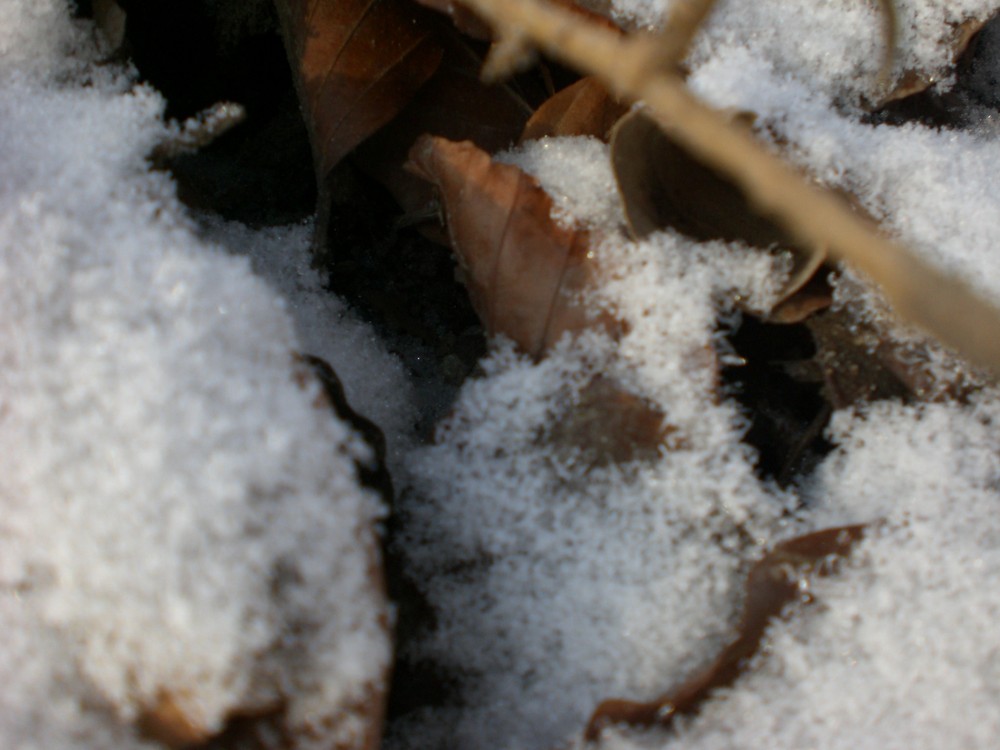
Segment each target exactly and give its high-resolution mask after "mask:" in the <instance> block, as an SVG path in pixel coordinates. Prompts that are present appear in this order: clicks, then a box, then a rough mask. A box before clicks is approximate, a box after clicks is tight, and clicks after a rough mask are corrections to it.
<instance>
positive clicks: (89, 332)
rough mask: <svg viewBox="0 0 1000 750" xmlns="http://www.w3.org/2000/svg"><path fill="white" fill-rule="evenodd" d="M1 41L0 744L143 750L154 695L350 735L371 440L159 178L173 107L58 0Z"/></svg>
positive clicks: (357, 678)
mask: <svg viewBox="0 0 1000 750" xmlns="http://www.w3.org/2000/svg"><path fill="white" fill-rule="evenodd" d="M0 29H2V31H0V133H2V136H0V165H2V174H3V180H2V181H0V363H2V368H0V426H2V428H0V507H2V513H0V519H2V520H0V630H2V632H3V633H4V638H3V640H2V643H0V745H2V746H4V747H11V748H13V747H17V748H46V749H47V750H52V749H55V750H58V748H67V749H68V748H94V749H95V750H97V749H98V748H101V749H103V748H107V747H120V748H145V747H152V746H154V745H153V743H151V742H147V741H146V740H145V739H143V738H142V737H140V736H139V733H138V730H137V727H136V725H137V722H140V720H141V719H142V718H143V717H148V716H149V715H150V714H151V713H155V712H156V711H157V710H158V709H159V708H160V707H161V706H163V704H164V702H166V703H169V704H171V705H172V706H173V707H174V708H176V709H177V710H179V711H180V712H181V713H182V714H183V716H184V717H185V721H186V723H187V724H189V725H191V727H193V729H194V731H195V733H196V734H198V735H202V736H207V735H209V734H213V733H215V732H217V731H219V730H220V729H221V728H222V727H223V726H224V724H225V722H226V721H227V719H228V718H229V717H231V716H232V715H234V714H247V713H253V712H255V711H262V710H263V711H266V710H273V708H274V706H275V705H281V704H284V705H285V708H286V716H285V719H284V723H285V729H286V730H287V731H289V732H291V733H292V734H293V735H294V739H293V740H292V741H293V742H294V746H295V747H301V748H307V747H329V746H330V745H331V744H335V743H337V742H349V741H357V738H358V737H359V736H361V735H363V734H364V733H366V732H367V731H369V728H368V727H367V726H366V722H365V718H364V717H363V716H360V715H358V713H357V712H356V710H355V709H356V707H357V706H359V705H363V703H364V701H366V700H370V697H371V694H372V693H373V691H377V690H379V689H381V687H382V686H383V683H384V679H385V672H386V670H387V668H388V664H389V657H390V653H389V644H388V638H387V633H386V626H387V621H388V618H389V613H388V611H387V607H386V604H385V602H384V601H383V598H382V590H381V584H380V582H379V580H378V577H377V574H376V573H374V572H373V571H377V569H378V559H377V552H376V539H375V535H374V534H375V531H374V527H375V524H376V523H377V522H378V520H379V519H380V518H381V517H382V515H383V513H384V510H383V507H382V504H381V501H380V500H379V499H378V498H377V497H375V496H374V495H373V494H371V493H370V492H369V491H367V490H364V489H363V488H361V487H360V486H359V485H358V482H357V479H356V475H355V467H354V460H355V459H358V460H363V459H366V458H367V456H368V453H369V450H368V448H367V446H365V445H363V444H362V443H361V442H360V440H359V438H358V437H356V436H355V435H354V434H353V433H352V432H351V431H350V429H349V428H348V427H346V426H345V425H344V424H342V423H340V422H339V421H338V420H337V419H336V418H335V417H334V416H333V415H332V414H331V413H330V412H329V411H328V410H326V409H324V408H318V407H317V406H316V405H315V402H316V400H317V398H318V397H319V395H320V389H319V385H318V383H316V382H315V381H312V380H311V379H309V377H308V376H306V377H305V379H304V380H303V375H304V373H303V372H302V371H301V368H300V367H299V366H297V365H295V362H294V357H293V355H294V353H295V352H296V351H297V350H298V349H299V348H300V341H299V339H298V338H297V334H296V332H295V328H294V324H293V320H292V317H291V316H290V315H289V312H288V310H287V309H286V305H285V303H284V301H283V300H282V299H281V298H280V297H279V296H278V295H277V294H276V293H275V292H274V291H273V290H272V289H271V288H269V287H268V286H267V285H266V284H265V283H264V282H263V281H262V280H261V279H259V278H257V277H255V276H254V275H253V273H252V270H251V264H250V262H249V261H248V260H247V259H245V258H234V257H231V256H230V255H228V254H227V253H225V252H224V251H223V250H222V249H221V248H219V247H218V246H216V245H213V244H211V243H209V242H206V241H205V240H203V239H200V238H199V236H198V232H197V231H196V227H195V225H194V224H193V223H192V222H191V220H190V219H188V218H186V217H185V215H184V213H183V210H182V208H181V207H180V205H179V204H178V202H177V201H176V199H175V197H174V194H173V186H172V184H171V183H170V182H169V180H168V178H167V177H166V176H165V175H164V174H162V173H154V172H151V171H150V170H149V165H148V163H147V162H146V160H145V157H146V155H147V154H148V153H149V152H150V150H151V149H152V148H153V147H154V146H155V145H156V144H157V143H158V142H159V141H161V140H162V139H163V138H164V137H166V136H167V134H168V132H169V131H168V128H167V127H166V126H165V125H164V124H163V122H162V110H163V102H162V100H161V99H160V97H159V96H158V95H157V94H156V93H155V92H153V91H151V90H149V89H147V88H144V87H142V86H137V85H135V84H134V83H133V82H132V80H131V78H130V75H129V73H128V72H127V71H123V70H119V69H116V68H113V67H111V66H106V65H98V64H96V62H97V60H96V49H95V47H94V39H95V37H94V34H93V31H92V30H91V29H90V28H89V27H87V26H86V25H84V24H80V25H74V24H73V23H72V22H71V21H70V20H69V16H68V12H67V8H66V7H65V5H63V4H61V3H56V2H35V0H31V2H15V1H14V0H4V2H3V3H0ZM262 241H265V242H266V241H267V240H266V238H265V240H262ZM272 241H273V240H272ZM327 322H329V323H330V325H331V327H332V326H335V325H336V321H334V320H333V319H332V318H328V321H327ZM347 331H348V333H347V335H348V337H349V339H350V340H351V341H352V342H353V345H354V346H355V347H356V349H357V351H358V352H359V356H358V359H359V362H363V361H368V362H372V361H377V362H379V363H380V364H385V363H386V361H387V360H388V355H387V354H386V353H385V352H384V351H381V350H371V348H370V347H368V343H367V341H366V337H365V335H364V333H363V332H362V331H361V330H360V327H359V324H357V323H349V324H348V326H347ZM328 335H330V336H335V333H334V332H333V330H331V331H330V333H329V334H328ZM308 339H309V342H310V344H315V345H316V346H317V348H318V349H322V348H323V347H322V346H321V343H322V341H321V340H322V336H320V335H319V334H318V333H315V332H312V333H310V334H309V336H308ZM326 351H327V352H330V351H333V350H331V349H327V350H326ZM369 351H371V353H370V354H369ZM359 366H360V365H359ZM359 378H360V376H359V375H356V376H355V379H359ZM385 382H388V381H385ZM387 398H388V397H387V396H385V395H384V394H383V400H385V399H387ZM395 403H397V404H399V405H400V410H401V413H403V412H405V394H400V395H399V397H398V398H397V399H396V401H395ZM397 425H398V426H399V429H402V426H401V423H399V422H397Z"/></svg>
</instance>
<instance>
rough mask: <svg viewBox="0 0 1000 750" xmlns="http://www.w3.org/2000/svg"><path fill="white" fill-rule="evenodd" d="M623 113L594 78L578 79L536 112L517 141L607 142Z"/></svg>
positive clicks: (622, 108)
mask: <svg viewBox="0 0 1000 750" xmlns="http://www.w3.org/2000/svg"><path fill="white" fill-rule="evenodd" d="M627 111H628V107H627V106H625V105H624V104H623V103H622V102H621V101H619V100H618V99H615V98H614V97H613V96H612V95H611V93H610V92H609V91H608V90H607V89H606V88H605V87H604V85H603V84H602V83H601V82H600V81H598V80H597V79H596V78H594V77H592V76H591V77H588V78H581V79H580V80H579V81H577V82H576V83H574V84H572V85H570V86H567V87H566V88H564V89H563V90H562V91H559V92H558V93H556V94H555V95H553V96H552V97H550V98H549V99H548V100H547V101H546V102H545V103H544V104H542V106H541V107H539V108H538V110H537V111H536V112H535V114H534V115H532V117H531V119H530V120H528V124H527V125H525V126H524V132H523V133H522V134H521V141H522V142H523V141H530V140H535V139H537V138H544V137H546V136H560V135H592V136H594V137H596V138H600V139H601V140H603V141H607V140H608V134H609V133H610V132H611V128H612V127H614V124H615V123H616V122H617V121H618V119H619V118H621V116H622V115H624V114H625V113H626V112H627Z"/></svg>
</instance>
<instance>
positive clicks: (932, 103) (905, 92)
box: [866, 19, 992, 127]
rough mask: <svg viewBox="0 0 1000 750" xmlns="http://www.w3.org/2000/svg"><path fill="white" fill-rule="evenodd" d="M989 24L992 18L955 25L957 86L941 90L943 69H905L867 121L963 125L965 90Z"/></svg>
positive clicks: (953, 54) (952, 42) (943, 76)
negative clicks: (982, 37)
mask: <svg viewBox="0 0 1000 750" xmlns="http://www.w3.org/2000/svg"><path fill="white" fill-rule="evenodd" d="M991 20H992V19H991ZM987 23H989V21H979V20H976V19H969V20H967V21H964V22H962V23H960V24H955V25H954V26H953V30H952V38H951V41H950V46H951V49H952V63H953V64H954V72H955V78H956V79H957V80H956V81H955V84H954V85H953V86H949V87H948V90H939V88H938V86H937V85H936V84H937V83H938V82H939V81H940V80H942V79H943V78H947V76H946V75H944V72H943V71H917V70H907V71H904V72H903V74H902V75H901V76H900V78H899V80H898V81H897V82H896V85H895V86H894V87H893V88H892V90H891V91H890V92H889V93H888V94H887V95H886V96H885V97H883V98H882V99H881V101H879V103H878V104H877V106H875V107H874V108H873V109H872V111H871V113H870V114H869V115H868V116H867V117H866V120H868V121H869V122H873V123H878V124H887V125H901V124H903V123H906V122H920V123H923V124H924V125H928V126H931V127H955V126H961V125H962V124H963V123H964V121H965V109H966V107H967V102H965V101H964V98H963V96H962V93H961V92H963V91H964V89H965V85H964V84H965V78H966V76H968V75H969V73H970V70H971V68H972V67H973V65H974V64H973V60H974V58H975V55H976V46H977V44H976V42H977V40H978V38H979V36H980V32H981V31H982V30H983V28H984V26H985V25H986V24H987Z"/></svg>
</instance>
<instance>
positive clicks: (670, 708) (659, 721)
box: [585, 526, 865, 740]
mask: <svg viewBox="0 0 1000 750" xmlns="http://www.w3.org/2000/svg"><path fill="white" fill-rule="evenodd" d="M864 531H865V527H864V526H844V527H840V528H832V529H824V530H823V531H817V532H814V533H812V534H806V535H805V536H800V537H796V538H795V539H790V540H788V541H786V542H782V543H781V544H778V545H777V546H776V547H775V548H774V549H773V550H771V552H770V553H768V554H767V555H766V556H765V557H764V558H763V559H762V560H760V561H759V562H758V563H756V564H755V565H754V566H753V568H752V569H751V570H750V574H749V575H748V576H747V583H746V601H745V603H744V605H743V615H742V617H741V618H740V623H739V629H738V631H737V635H736V638H735V639H734V640H733V641H732V642H731V643H730V644H729V645H728V646H727V647H726V648H725V649H723V651H722V653H721V654H719V656H718V657H716V659H715V660H714V661H713V662H712V663H711V664H710V665H709V666H708V667H707V668H705V669H704V670H702V671H701V672H699V673H697V674H696V675H694V676H693V677H691V678H689V679H688V680H687V681H685V682H684V683H683V684H682V685H681V686H680V687H678V688H677V689H675V690H672V691H670V692H669V693H667V694H666V695H664V696H662V697H661V698H659V699H657V700H655V701H652V702H651V703H634V702H632V701H626V700H617V699H615V700H608V701H604V702H603V703H602V704H601V705H600V706H598V707H597V710H595V711H594V713H593V715H592V716H591V717H590V722H589V723H588V725H587V730H586V734H585V736H586V738H587V739H588V740H595V739H597V738H598V737H599V736H600V734H601V731H602V730H603V729H604V728H605V727H607V726H611V725H614V724H631V725H637V726H644V727H649V726H654V725H660V726H670V724H671V723H672V722H673V720H674V718H675V717H677V716H680V715H689V714H693V713H695V712H697V711H698V710H699V708H700V707H701V704H702V703H703V702H704V701H705V699H706V698H708V697H709V695H710V694H711V693H712V692H713V691H714V690H717V689H718V688H721V687H726V686H728V685H731V684H732V683H733V682H734V681H735V680H736V678H737V677H739V676H740V674H742V672H743V671H744V669H745V668H746V666H747V663H748V662H749V661H750V659H751V658H752V657H753V656H754V654H756V653H757V650H758V648H759V647H760V643H761V640H762V639H763V637H764V632H765V631H766V629H767V626H768V625H769V624H770V623H771V621H772V620H773V619H774V618H775V617H778V616H780V615H781V613H782V610H784V608H785V607H786V606H787V605H788V604H790V603H792V602H795V601H803V602H809V601H811V598H810V596H809V593H808V592H809V581H810V579H812V578H815V577H820V576H827V575H829V574H831V573H832V572H834V571H835V570H836V568H837V564H838V562H839V561H840V560H841V559H842V558H843V557H845V556H846V555H847V554H848V553H849V552H850V551H851V548H852V547H853V545H854V544H855V542H857V541H858V540H859V539H860V538H861V537H862V535H863V534H864Z"/></svg>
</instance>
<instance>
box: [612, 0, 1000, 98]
mask: <svg viewBox="0 0 1000 750" xmlns="http://www.w3.org/2000/svg"><path fill="white" fill-rule="evenodd" d="M679 1H680V0H673V2H679ZM671 4H672V2H671V0H613V2H612V7H613V9H614V11H615V13H617V14H618V15H620V16H621V17H622V18H624V19H628V20H630V21H632V22H634V23H639V24H642V25H649V26H661V25H662V24H663V21H664V19H665V18H666V16H667V13H668V10H669V8H670V6H671ZM892 5H893V7H894V8H895V12H896V14H897V19H898V20H897V24H898V38H897V49H896V56H895V60H894V67H893V81H894V82H899V81H900V80H901V79H902V77H903V75H904V73H911V74H912V73H917V74H920V75H922V76H924V77H925V78H926V79H928V80H936V79H938V78H941V77H942V76H943V75H946V71H947V68H948V67H949V66H950V65H951V63H952V62H953V58H954V55H955V43H956V40H957V39H959V38H960V36H961V32H960V26H961V24H963V23H965V22H975V21H984V20H986V19H987V18H989V17H990V16H991V15H992V14H993V13H994V12H995V11H996V10H997V4H996V2H995V1H994V0H957V1H956V0H893V3H892ZM884 24H885V19H884V18H883V17H882V11H881V10H880V3H878V2H874V0H872V1H870V2H862V1H861V0H754V1H750V0H722V2H719V3H718V5H717V6H716V8H715V9H714V10H713V11H712V15H711V16H710V18H709V20H708V23H707V24H706V27H705V29H704V30H703V31H702V33H701V34H700V35H699V37H698V39H697V43H696V45H695V48H694V50H693V52H692V55H691V60H690V62H691V64H692V66H693V67H695V68H697V67H698V66H700V65H701V64H703V63H704V62H705V61H706V60H710V59H712V58H714V57H715V56H716V54H718V51H719V49H720V48H723V47H727V46H731V45H738V46H740V47H743V48H745V49H747V50H749V51H750V53H751V54H752V55H753V56H754V57H756V58H758V59H760V60H764V61H767V62H769V63H770V64H772V65H773V66H774V67H775V69H776V70H777V71H778V72H779V73H780V74H781V75H785V76H789V77H791V78H795V79H797V80H798V81H800V82H802V83H805V84H807V85H809V86H810V87H812V88H813V89H815V90H821V91H824V92H826V93H827V94H829V95H830V96H833V97H834V98H836V99H839V100H844V101H845V102H846V103H849V104H856V103H859V102H861V101H862V100H867V101H875V100H877V99H879V98H880V96H882V95H884V94H885V93H887V91H886V90H885V89H884V88H881V87H880V85H879V81H878V73H879V69H880V67H881V65H882V61H883V59H884V56H885V40H884V37H883V34H884V32H883V29H884Z"/></svg>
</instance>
